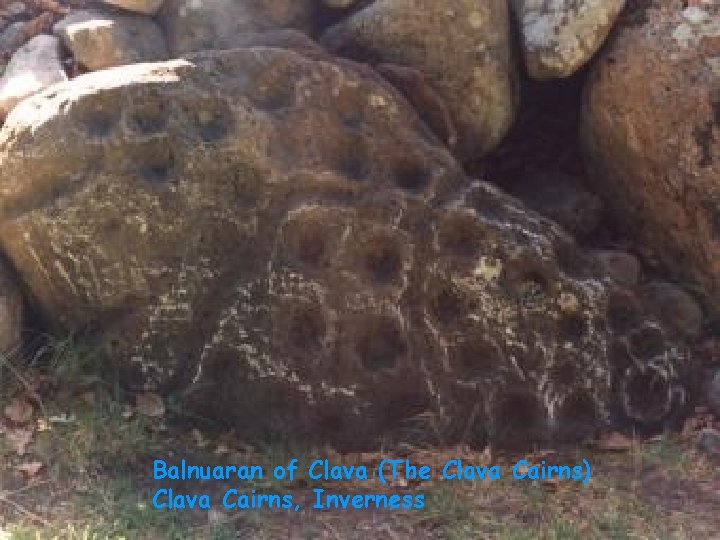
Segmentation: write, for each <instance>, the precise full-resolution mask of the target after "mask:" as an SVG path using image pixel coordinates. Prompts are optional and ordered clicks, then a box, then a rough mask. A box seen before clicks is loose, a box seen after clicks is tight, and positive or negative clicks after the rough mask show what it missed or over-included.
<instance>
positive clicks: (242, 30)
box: [158, 0, 315, 56]
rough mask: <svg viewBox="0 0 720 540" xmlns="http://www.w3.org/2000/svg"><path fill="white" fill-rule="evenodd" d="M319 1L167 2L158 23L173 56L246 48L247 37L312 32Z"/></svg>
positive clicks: (207, 0) (195, 0)
mask: <svg viewBox="0 0 720 540" xmlns="http://www.w3.org/2000/svg"><path fill="white" fill-rule="evenodd" d="M314 7H315V0H243V1H238V0H202V1H201V2H198V1H197V0H165V2H164V4H163V6H162V8H161V9H160V11H159V12H158V20H159V22H160V25H161V26H162V27H163V29H164V30H165V35H166V37H167V40H168V45H169V47H170V52H171V54H172V55H173V56H178V55H183V54H186V53H189V52H196V51H201V50H206V49H208V50H209V49H232V48H234V47H237V46H242V43H241V42H240V41H239V40H242V36H243V34H247V33H257V32H264V31H268V30H275V29H279V28H294V29H297V30H302V31H304V32H307V33H309V32H310V31H311V30H312V15H313V10H314Z"/></svg>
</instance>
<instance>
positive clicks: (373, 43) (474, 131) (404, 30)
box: [322, 0, 519, 161]
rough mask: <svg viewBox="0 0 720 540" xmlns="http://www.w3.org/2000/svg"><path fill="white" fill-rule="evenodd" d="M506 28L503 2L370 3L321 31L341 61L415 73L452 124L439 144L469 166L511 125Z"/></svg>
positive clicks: (513, 75)
mask: <svg viewBox="0 0 720 540" xmlns="http://www.w3.org/2000/svg"><path fill="white" fill-rule="evenodd" d="M509 26H510V25H509V14H508V6H507V2H506V0H489V1H487V2H477V1H476V0H448V1H445V2H438V1H436V0H419V1H418V0H377V1H375V2H373V3H371V4H370V5H368V6H367V7H365V8H364V9H361V10H359V11H357V12H355V13H354V14H352V15H351V16H349V17H348V18H346V19H345V20H343V21H342V22H340V23H338V24H337V25H335V26H333V27H331V28H330V29H328V30H327V31H326V32H325V34H324V35H323V37H322V42H323V44H324V45H326V46H327V47H328V48H329V49H330V50H332V51H334V52H336V53H339V54H341V55H344V56H348V57H351V58H355V59H359V60H363V61H367V62H371V63H374V64H395V65H399V66H403V67H410V68H415V69H417V70H419V71H420V72H422V73H423V74H424V75H425V76H426V77H427V81H428V83H429V85H430V86H431V87H432V88H433V89H434V90H435V91H436V92H437V94H438V95H439V96H440V98H442V100H443V101H444V104H445V107H446V108H447V110H448V111H449V116H450V118H451V120H452V122H453V123H454V127H455V129H454V130H453V131H454V132H456V133H457V136H456V137H455V136H453V135H454V134H451V136H449V137H443V138H445V142H446V143H448V145H449V146H451V147H452V148H453V150H454V151H455V152H456V154H457V155H458V156H459V157H460V158H461V159H463V160H468V161H469V160H473V159H476V158H479V157H481V156H482V155H483V154H485V153H487V152H488V151H490V150H491V149H493V148H494V147H495V146H496V145H497V144H498V143H499V142H500V141H501V140H502V138H503V137H504V136H505V134H506V133H507V130H508V129H509V127H510V126H511V124H512V122H513V121H514V119H515V115H516V112H517V107H518V101H519V99H518V88H517V86H518V85H517V68H516V65H515V61H514V57H513V54H512V47H511V38H510V27H509ZM418 91H423V88H420V89H419V90H418ZM415 93H417V92H415ZM410 97H411V98H412V95H411V96H410ZM423 101H425V102H427V100H423ZM443 135H445V134H443Z"/></svg>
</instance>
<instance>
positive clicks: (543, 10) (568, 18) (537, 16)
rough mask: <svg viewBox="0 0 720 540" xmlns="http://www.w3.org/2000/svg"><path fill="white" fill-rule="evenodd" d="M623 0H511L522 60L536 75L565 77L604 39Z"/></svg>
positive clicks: (533, 74)
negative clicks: (517, 25)
mask: <svg viewBox="0 0 720 540" xmlns="http://www.w3.org/2000/svg"><path fill="white" fill-rule="evenodd" d="M624 5H625V0H514V2H513V7H514V9H515V11H516V13H517V16H518V18H519V20H520V22H521V25H522V38H523V46H524V52H525V59H526V63H527V67H528V71H529V72H530V74H531V75H532V76H534V77H537V78H553V77H566V76H569V75H571V74H572V73H574V72H575V71H577V70H578V69H579V68H580V67H582V66H583V65H584V64H585V63H586V62H587V61H588V60H589V59H590V58H591V57H592V55H593V54H594V53H595V51H597V50H598V48H599V47H600V45H602V43H603V41H604V40H605V38H606V36H607V34H608V32H609V30H610V28H611V27H612V24H613V23H614V21H615V19H616V18H617V16H618V14H619V13H620V11H621V10H622V8H623V6H624Z"/></svg>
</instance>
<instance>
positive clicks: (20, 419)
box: [5, 397, 35, 424]
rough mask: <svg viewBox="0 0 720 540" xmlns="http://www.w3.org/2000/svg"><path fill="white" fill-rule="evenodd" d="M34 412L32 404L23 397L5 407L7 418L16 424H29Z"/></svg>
mask: <svg viewBox="0 0 720 540" xmlns="http://www.w3.org/2000/svg"><path fill="white" fill-rule="evenodd" d="M34 412H35V411H34V409H33V406H32V403H30V402H29V401H28V400H27V399H25V398H23V397H18V398H15V399H13V400H12V401H11V402H10V403H8V404H7V406H6V407H5V417H6V418H7V419H8V420H10V421H11V422H14V423H15V424H27V423H28V422H29V421H30V420H32V417H33V413H34Z"/></svg>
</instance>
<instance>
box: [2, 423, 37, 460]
mask: <svg viewBox="0 0 720 540" xmlns="http://www.w3.org/2000/svg"><path fill="white" fill-rule="evenodd" d="M6 437H7V440H8V442H9V443H10V447H11V448H12V449H13V450H14V451H15V453H16V454H17V455H18V456H24V455H25V454H26V453H27V447H28V445H29V444H30V443H31V442H32V440H33V432H32V430H31V429H23V428H18V429H11V430H9V431H8V432H7V435H6Z"/></svg>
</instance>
